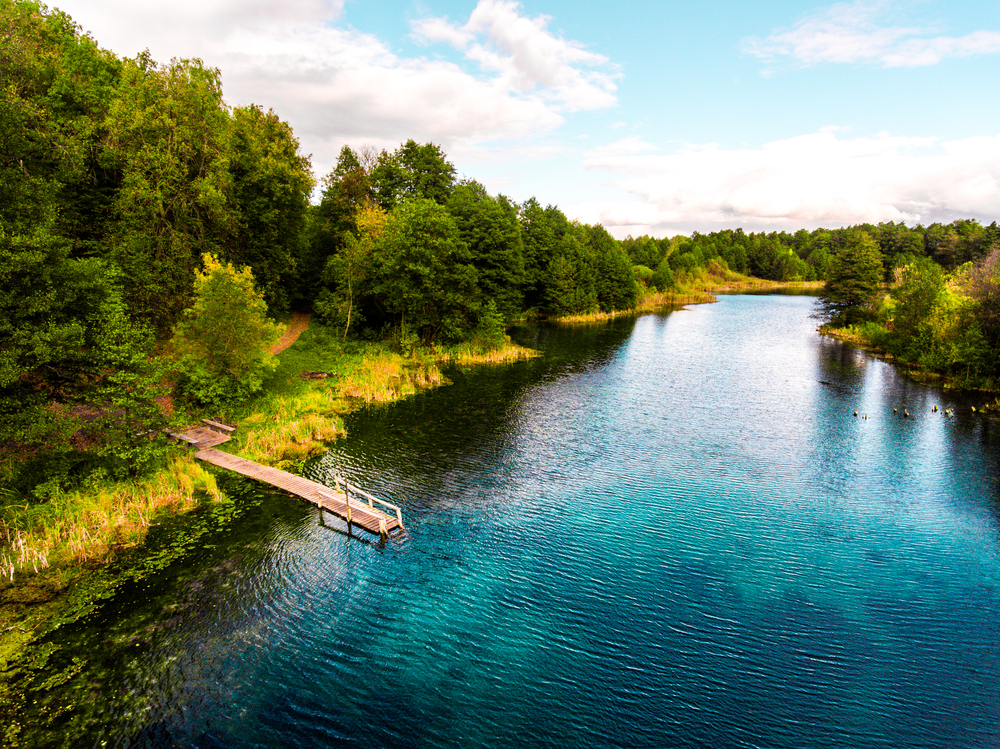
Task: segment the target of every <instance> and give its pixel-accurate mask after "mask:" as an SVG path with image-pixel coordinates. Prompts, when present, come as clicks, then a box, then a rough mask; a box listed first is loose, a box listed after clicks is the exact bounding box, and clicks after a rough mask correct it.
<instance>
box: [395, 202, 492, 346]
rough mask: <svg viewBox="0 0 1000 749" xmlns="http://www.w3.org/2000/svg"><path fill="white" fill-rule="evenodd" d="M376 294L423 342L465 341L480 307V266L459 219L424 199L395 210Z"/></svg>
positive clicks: (402, 323) (397, 318) (425, 344)
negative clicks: (474, 260)
mask: <svg viewBox="0 0 1000 749" xmlns="http://www.w3.org/2000/svg"><path fill="white" fill-rule="evenodd" d="M378 249H379V264H380V267H379V271H378V280H377V281H376V283H375V293H376V294H378V295H379V297H381V298H382V299H383V300H384V303H385V304H386V306H387V308H388V310H389V311H390V312H391V313H392V314H393V315H394V316H396V320H397V322H398V325H399V329H400V330H401V331H406V330H411V331H413V332H414V333H415V334H416V335H417V336H418V338H419V340H420V342H421V343H422V344H423V345H424V346H429V345H431V344H433V343H434V342H435V341H437V340H445V341H453V340H459V339H461V338H462V337H463V336H464V335H465V334H466V333H467V332H468V330H469V322H470V320H471V317H472V312H473V310H474V307H475V291H476V269H475V267H474V266H473V265H472V263H471V260H472V258H471V253H470V252H469V248H468V246H467V245H466V244H465V242H463V241H462V237H461V234H460V233H459V230H458V227H457V226H456V224H455V221H454V219H453V218H452V217H451V216H450V214H449V213H448V211H447V210H446V209H445V208H444V207H442V206H440V205H438V204H437V203H435V202H434V201H433V200H429V199H426V198H420V199H417V200H413V201H410V202H408V203H404V204H403V205H402V206H400V207H399V208H398V209H397V210H396V211H394V212H393V215H392V219H391V220H390V221H389V223H388V225H387V226H386V231H385V235H384V236H383V237H382V239H381V240H380V241H379V243H378Z"/></svg>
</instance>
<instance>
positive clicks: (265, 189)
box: [226, 106, 313, 311]
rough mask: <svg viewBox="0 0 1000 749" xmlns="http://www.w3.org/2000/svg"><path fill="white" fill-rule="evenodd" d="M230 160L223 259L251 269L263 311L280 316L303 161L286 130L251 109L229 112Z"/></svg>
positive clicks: (304, 201) (298, 220)
mask: <svg viewBox="0 0 1000 749" xmlns="http://www.w3.org/2000/svg"><path fill="white" fill-rule="evenodd" d="M230 154H231V155H230V160H229V172H230V179H231V181H232V196H233V200H232V204H233V205H232V208H231V210H232V211H233V213H234V214H235V216H234V221H235V226H234V230H233V232H232V233H231V234H230V238H229V239H228V241H227V242H226V245H227V251H226V256H227V259H228V260H229V261H230V262H232V263H235V264H238V265H246V266H249V267H251V268H253V272H254V278H255V279H256V280H257V284H258V286H259V287H260V289H261V291H262V292H263V294H264V300H265V301H266V302H267V304H268V307H269V308H270V309H271V310H272V311H274V310H284V309H286V308H287V306H288V296H289V295H288V287H289V286H290V282H291V279H292V277H293V275H294V271H295V258H296V256H298V255H300V254H301V248H300V245H301V243H302V241H303V237H304V229H305V221H306V213H307V208H308V205H309V193H310V191H311V190H312V187H313V179H312V174H311V168H310V165H309V159H307V158H306V157H305V156H302V155H301V154H300V153H299V143H298V140H297V139H296V138H295V136H294V134H293V133H292V128H291V127H290V126H289V125H288V124H287V123H285V122H282V121H281V120H280V119H279V118H278V116H277V115H276V114H275V113H274V112H273V111H268V112H267V113H265V112H264V111H263V110H262V109H261V108H260V107H256V106H249V107H237V108H236V109H234V110H233V115H232V134H231V136H230Z"/></svg>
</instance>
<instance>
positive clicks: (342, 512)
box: [194, 447, 403, 535]
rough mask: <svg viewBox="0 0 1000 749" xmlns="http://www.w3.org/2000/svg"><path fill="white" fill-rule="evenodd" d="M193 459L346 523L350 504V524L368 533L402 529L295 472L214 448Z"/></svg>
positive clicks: (382, 515)
mask: <svg viewBox="0 0 1000 749" xmlns="http://www.w3.org/2000/svg"><path fill="white" fill-rule="evenodd" d="M194 457H195V458H197V459H198V460H203V461H205V462H206V463H211V464H212V465H215V466H218V467H219V468H225V469H226V470H228V471H232V472H233V473H238V474H240V475H241V476H246V477H247V478H251V479H254V480H256V481H261V482H263V483H265V484H270V485H271V486H273V487H276V488H278V489H282V490H283V491H286V492H288V493H289V494H294V495H295V496H297V497H300V498H302V499H304V500H306V501H308V502H311V503H313V504H314V505H317V506H318V507H321V508H323V509H324V510H327V511H328V512H331V513H333V514H334V515H337V516H338V517H340V518H342V519H344V520H347V515H348V513H347V508H348V504H350V508H351V511H350V516H351V523H352V524H353V525H360V526H361V527H362V528H364V529H365V530H366V531H368V532H370V533H374V534H375V535H379V534H380V531H381V528H382V527H383V522H384V527H385V530H386V531H387V532H388V533H392V532H393V531H395V530H399V529H401V528H402V527H403V526H402V524H401V523H400V522H399V519H398V518H397V517H396V516H394V515H388V514H386V513H384V512H382V511H381V510H376V509H374V508H372V507H369V506H368V505H367V504H366V503H361V502H358V501H357V500H353V499H352V500H350V501H349V500H348V498H347V497H346V496H345V495H344V493H343V492H341V491H339V490H337V489H333V488H331V487H329V486H325V485H324V484H320V483H318V482H316V481H311V480H309V479H307V478H303V477H302V476H296V475H295V474H293V473H288V472H287V471H282V470H280V469H277V468H271V467H269V466H262V465H260V464H259V463H255V462H253V461H252V460H247V459H246V458H241V457H239V456H238V455H233V454H232V453H227V452H223V451H222V450H216V449H214V448H212V447H203V448H201V449H199V450H198V451H197V452H196V453H195V454H194Z"/></svg>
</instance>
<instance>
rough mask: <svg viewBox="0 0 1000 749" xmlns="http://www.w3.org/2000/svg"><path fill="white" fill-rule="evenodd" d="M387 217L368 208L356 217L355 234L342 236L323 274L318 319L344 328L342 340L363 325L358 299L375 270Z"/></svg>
mask: <svg viewBox="0 0 1000 749" xmlns="http://www.w3.org/2000/svg"><path fill="white" fill-rule="evenodd" d="M388 222H389V214H388V213H386V212H385V211H383V210H382V209H381V208H379V207H378V206H377V205H374V204H371V205H369V206H367V207H364V208H361V209H360V210H359V211H358V212H357V215H356V218H355V223H356V224H357V231H356V233H352V232H345V233H344V243H343V245H342V246H341V248H340V250H339V251H338V252H337V253H336V254H335V255H333V256H332V257H331V258H330V259H329V260H328V261H327V264H326V268H325V269H324V271H323V281H324V282H325V284H326V288H324V289H323V290H322V291H321V292H320V295H319V297H318V299H317V300H316V305H315V306H316V312H317V313H319V314H320V316H322V317H324V318H326V319H327V320H330V321H331V322H334V323H336V324H340V325H343V326H344V338H345V339H346V338H347V334H348V333H349V332H350V330H351V326H352V325H353V326H357V325H358V324H360V323H361V322H363V318H362V316H361V315H360V314H359V313H358V312H357V307H358V299H359V298H360V297H361V296H362V295H363V294H364V293H365V292H366V290H367V288H368V287H369V285H370V281H371V278H372V276H373V273H374V270H375V263H376V248H377V245H378V243H379V242H380V241H381V239H382V237H383V235H384V234H385V228H386V224H387V223H388Z"/></svg>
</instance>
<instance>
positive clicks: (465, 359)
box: [436, 336, 541, 364]
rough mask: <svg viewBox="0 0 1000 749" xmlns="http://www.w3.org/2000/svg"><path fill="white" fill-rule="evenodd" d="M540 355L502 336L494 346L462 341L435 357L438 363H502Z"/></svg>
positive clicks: (508, 337)
mask: <svg viewBox="0 0 1000 749" xmlns="http://www.w3.org/2000/svg"><path fill="white" fill-rule="evenodd" d="M536 356H541V354H539V352H537V351H535V350H534V349H530V348H524V347H523V346H518V345H517V344H516V343H514V342H513V341H511V340H510V336H504V341H503V343H502V344H500V345H499V346H496V347H490V346H480V345H478V344H475V343H463V344H460V345H458V346H453V347H451V348H448V349H446V350H445V351H443V352H442V353H441V354H439V355H438V356H437V357H436V360H437V361H438V362H439V363H446V362H447V363H451V364H504V363H507V362H512V361H518V360H520V359H533V358H534V357H536Z"/></svg>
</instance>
